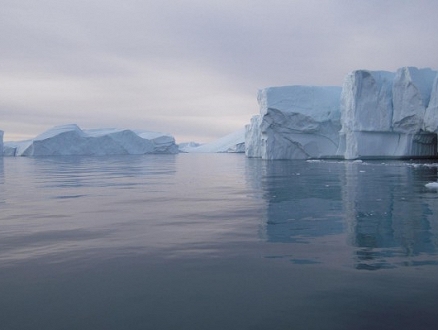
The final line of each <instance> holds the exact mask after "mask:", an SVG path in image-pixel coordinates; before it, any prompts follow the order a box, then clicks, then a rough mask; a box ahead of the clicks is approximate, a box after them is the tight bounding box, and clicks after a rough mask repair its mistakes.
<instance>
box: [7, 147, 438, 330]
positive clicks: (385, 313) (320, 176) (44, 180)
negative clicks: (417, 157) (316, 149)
mask: <svg viewBox="0 0 438 330" xmlns="http://www.w3.org/2000/svg"><path fill="white" fill-rule="evenodd" d="M437 168H438V165H437V164H433V163H429V164H426V163H424V162H422V163H417V164H414V163H406V162H383V163H382V162H377V161H374V162H363V163H360V162H336V161H315V162H306V161H263V160H260V159H247V158H245V157H244V156H243V155H230V154H179V155H147V156H123V157H47V158H15V157H14V158H4V159H1V158H0V210H1V212H0V310H1V311H2V312H1V313H0V324H1V325H2V328H4V329H122V328H125V329H371V328H373V329H390V328H415V329H434V328H435V326H436V324H438V316H437V315H436V312H435V311H436V306H437V303H438V286H437V284H438V277H437V274H438V267H437V266H438V257H437V248H438V191H437V190H434V189H428V188H426V187H425V184H426V183H428V182H433V181H437Z"/></svg>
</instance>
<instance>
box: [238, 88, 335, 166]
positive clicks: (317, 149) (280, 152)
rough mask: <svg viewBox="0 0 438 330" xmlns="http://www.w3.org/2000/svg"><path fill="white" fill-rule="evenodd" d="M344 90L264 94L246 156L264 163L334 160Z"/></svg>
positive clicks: (261, 93)
mask: <svg viewBox="0 0 438 330" xmlns="http://www.w3.org/2000/svg"><path fill="white" fill-rule="evenodd" d="M340 94H341V88H340V87H316V86H284V87H270V88H266V89H263V90H260V91H259V93H258V102H259V105H260V115H259V116H255V117H253V118H252V119H251V123H250V124H249V125H247V126H246V133H245V148H246V150H245V153H246V155H247V156H248V157H261V158H263V159H307V158H322V157H331V156H333V155H335V154H336V151H337V149H338V144H339V134H338V133H339V130H340V127H341V126H340V111H339V99H340Z"/></svg>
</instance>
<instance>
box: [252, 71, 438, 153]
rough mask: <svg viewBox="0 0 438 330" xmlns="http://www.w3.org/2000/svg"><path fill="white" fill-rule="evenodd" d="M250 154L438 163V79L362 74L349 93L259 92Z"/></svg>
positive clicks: (420, 74) (353, 76)
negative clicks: (433, 159)
mask: <svg viewBox="0 0 438 330" xmlns="http://www.w3.org/2000/svg"><path fill="white" fill-rule="evenodd" d="M258 101H259V105H260V115H258V116H255V117H253V118H252V119H251V123H250V124H249V125H247V126H246V139H245V142H246V151H245V152H246V155H247V156H248V157H261V158H264V159H309V158H332V157H338V158H345V159H358V158H408V157H409V158H416V157H436V156H437V132H438V76H437V72H436V71H434V70H431V69H417V68H414V67H404V68H400V69H399V70H397V72H395V73H394V72H387V71H368V70H357V71H353V72H351V73H349V74H348V75H347V76H346V78H345V80H344V84H343V87H342V88H340V87H310V86H288V87H271V88H266V89H263V90H261V91H259V94H258Z"/></svg>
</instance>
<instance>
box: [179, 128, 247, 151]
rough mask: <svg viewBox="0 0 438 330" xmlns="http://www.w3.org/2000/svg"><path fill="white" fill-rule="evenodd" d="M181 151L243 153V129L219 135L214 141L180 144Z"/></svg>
mask: <svg viewBox="0 0 438 330" xmlns="http://www.w3.org/2000/svg"><path fill="white" fill-rule="evenodd" d="M179 150H180V151H181V152H189V153H194V152H198V153H223V152H228V153H244V152H245V129H240V130H238V131H236V132H233V133H231V134H228V135H226V136H224V137H221V138H219V139H217V140H215V141H212V142H209V143H205V144H198V143H194V142H190V143H184V144H180V146H179Z"/></svg>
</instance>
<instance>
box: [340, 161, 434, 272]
mask: <svg viewBox="0 0 438 330" xmlns="http://www.w3.org/2000/svg"><path fill="white" fill-rule="evenodd" d="M367 166H368V167H367ZM425 171H426V172H430V171H432V172H433V171H434V172H435V176H436V169H435V170H434V169H431V168H415V169H413V168H412V167H409V166H384V165H380V166H379V165H377V164H376V165H372V168H371V165H359V164H353V163H346V164H345V182H344V183H343V187H344V188H343V190H344V191H343V200H344V209H345V218H346V222H347V227H348V236H349V243H350V244H351V245H353V246H355V247H357V248H358V250H357V251H356V261H357V265H356V267H357V268H359V269H368V270H375V269H380V268H390V267H395V265H396V264H406V263H407V262H408V263H409V260H410V259H409V258H410V257H414V256H420V255H430V254H433V253H435V252H436V249H437V243H438V242H437V241H434V240H433V237H435V240H436V234H435V235H434V234H433V233H432V231H431V229H432V228H433V226H434V225H435V226H436V224H435V222H436V219H434V218H433V216H434V215H433V213H434V212H432V209H431V208H430V206H431V205H429V204H426V203H420V202H418V200H417V199H416V197H414V196H418V194H419V192H418V189H422V187H421V186H418V185H417V186H416V185H415V182H416V181H418V178H417V177H416V176H417V175H429V176H430V175H431V173H425ZM409 196H413V197H412V198H414V200H413V201H412V200H409V199H408V198H409ZM435 214H437V213H435ZM434 232H435V233H437V231H436V230H435V231H434ZM414 264H415V262H414Z"/></svg>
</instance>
